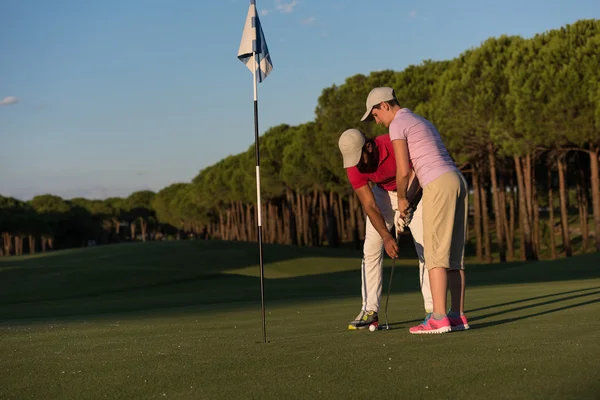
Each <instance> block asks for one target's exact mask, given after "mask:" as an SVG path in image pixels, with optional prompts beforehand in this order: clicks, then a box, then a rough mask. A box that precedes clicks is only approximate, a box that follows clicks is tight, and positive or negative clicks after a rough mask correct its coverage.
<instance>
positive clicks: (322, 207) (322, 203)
mask: <svg viewBox="0 0 600 400" xmlns="http://www.w3.org/2000/svg"><path fill="white" fill-rule="evenodd" d="M318 196H319V246H322V245H323V242H324V241H326V240H327V239H326V237H325V218H326V216H327V208H326V207H327V199H325V193H324V192H319V194H318Z"/></svg>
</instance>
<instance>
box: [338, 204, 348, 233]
mask: <svg viewBox="0 0 600 400" xmlns="http://www.w3.org/2000/svg"><path fill="white" fill-rule="evenodd" d="M338 207H339V219H340V227H341V230H340V236H341V238H342V242H344V241H347V240H348V227H347V224H346V222H347V218H346V212H345V210H344V199H343V196H342V195H341V194H338Z"/></svg>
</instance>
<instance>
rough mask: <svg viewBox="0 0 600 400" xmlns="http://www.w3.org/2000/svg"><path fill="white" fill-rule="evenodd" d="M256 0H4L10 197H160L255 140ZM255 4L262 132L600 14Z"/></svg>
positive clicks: (541, 3)
mask: <svg viewBox="0 0 600 400" xmlns="http://www.w3.org/2000/svg"><path fill="white" fill-rule="evenodd" d="M248 5H249V1H248V0H218V1H207V0H202V1H198V0H104V1H100V0H96V1H91V0H90V1H81V0H54V1H45V0H3V1H2V2H0V26H2V30H3V34H2V38H1V39H0V54H1V55H2V60H1V61H0V194H2V195H5V196H7V195H9V196H15V197H18V198H20V199H24V200H27V199H30V198H31V197H33V196H34V195H36V194H43V193H54V194H58V195H60V196H63V197H65V198H72V197H78V196H84V197H88V198H106V197H109V196H126V195H128V194H130V193H131V192H134V191H136V190H142V189H151V190H155V191H158V190H160V189H162V188H163V187H165V186H168V185H169V184H171V183H175V182H189V181H190V180H191V179H192V178H193V177H194V176H195V175H196V174H197V173H198V172H199V170H201V169H202V168H204V167H207V166H209V165H211V164H213V163H215V162H217V161H219V160H220V159H222V158H224V157H226V156H227V155H230V154H237V153H239V152H242V151H244V150H246V149H247V148H248V147H249V146H252V145H253V143H254V127H253V108H252V97H253V91H252V74H251V73H250V71H249V70H248V69H247V68H246V67H245V66H244V65H243V64H242V63H241V62H240V61H238V60H237V58H236V54H237V50H238V47H239V44H240V38H241V33H242V29H243V26H244V22H245V18H246V14H247V11H248ZM257 8H258V10H259V13H260V15H261V22H262V25H263V29H264V32H265V36H266V40H267V43H268V45H269V50H270V53H271V57H272V60H273V64H274V69H273V72H272V73H271V75H269V77H268V78H267V79H266V80H265V81H264V82H263V83H261V84H260V85H259V112H260V131H261V133H262V132H264V131H265V130H267V129H268V128H269V127H271V126H275V125H278V124H280V123H287V124H290V125H296V124H300V123H304V122H307V121H310V120H313V119H314V109H315V107H316V105H317V99H318V97H319V95H320V94H321V91H322V90H323V89H324V88H326V87H329V86H331V85H333V84H341V83H343V82H344V80H345V79H346V78H347V77H349V76H352V75H354V74H357V73H363V74H369V73H370V72H372V71H376V70H382V69H393V70H398V71H400V70H402V69H404V68H405V67H406V66H408V65H411V64H419V63H420V62H421V61H422V60H424V59H432V60H443V59H451V58H453V57H455V56H457V55H459V54H460V53H461V52H463V51H464V50H466V49H468V48H470V47H474V46H478V45H479V44H480V43H481V42H483V41H484V40H486V39H487V38H488V37H491V36H499V35H501V34H511V35H521V36H523V37H531V36H533V35H534V34H535V33H540V32H543V31H546V30H550V29H555V28H559V27H561V26H563V25H565V24H569V23H573V22H575V21H577V20H578V19H583V18H600V2H598V1H597V0H572V1H567V0H563V1H558V0H530V1H526V0H520V1H513V0H505V1H503V2H498V1H483V0H464V1H459V2H448V1H438V0H428V1H421V2H419V1H399V0H379V1H358V0H345V1H342V0H257ZM359 117H360V116H357V118H359Z"/></svg>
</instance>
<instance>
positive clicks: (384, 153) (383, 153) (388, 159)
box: [346, 135, 396, 191]
mask: <svg viewBox="0 0 600 400" xmlns="http://www.w3.org/2000/svg"><path fill="white" fill-rule="evenodd" d="M375 144H376V145H377V150H378V151H379V166H378V167H377V171H375V172H373V173H372V174H362V173H360V171H359V170H358V168H356V167H350V168H346V173H347V174H348V180H349V181H350V183H351V184H352V187H353V188H354V189H359V188H361V187H363V186H365V185H367V184H368V183H369V181H371V182H374V183H375V184H377V185H378V186H380V187H381V188H383V189H385V190H388V191H392V190H396V158H395V156H394V149H393V148H392V142H391V141H390V135H381V136H377V137H376V138H375Z"/></svg>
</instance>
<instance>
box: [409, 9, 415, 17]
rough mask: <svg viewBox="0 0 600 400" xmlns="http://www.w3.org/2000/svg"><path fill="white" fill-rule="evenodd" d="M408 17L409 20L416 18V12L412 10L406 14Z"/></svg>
mask: <svg viewBox="0 0 600 400" xmlns="http://www.w3.org/2000/svg"><path fill="white" fill-rule="evenodd" d="M408 15H410V17H411V18H416V17H417V10H412V11H411V12H409V13H408Z"/></svg>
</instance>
